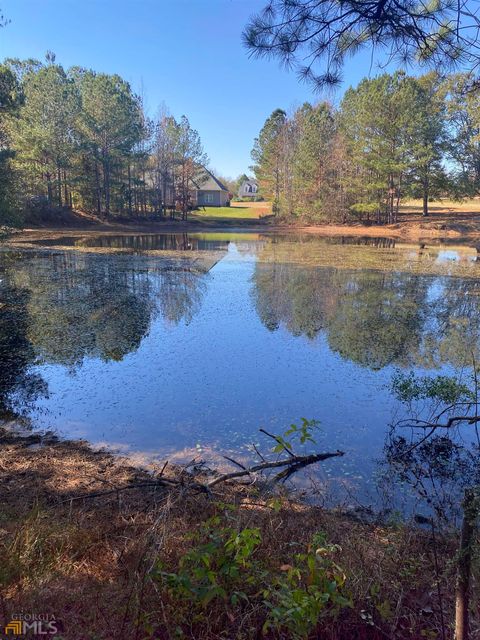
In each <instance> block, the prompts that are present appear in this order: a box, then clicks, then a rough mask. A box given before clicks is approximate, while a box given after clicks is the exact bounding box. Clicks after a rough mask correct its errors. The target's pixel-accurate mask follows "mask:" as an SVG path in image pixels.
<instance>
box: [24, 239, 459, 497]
mask: <svg viewBox="0 0 480 640" xmlns="http://www.w3.org/2000/svg"><path fill="white" fill-rule="evenodd" d="M227 251H228V252H227V253H224V257H223V258H222V259H221V260H220V261H219V262H217V263H216V264H215V266H214V267H213V268H212V269H211V270H210V271H209V273H208V274H207V275H206V276H202V278H203V279H204V282H205V288H204V290H203V294H202V299H201V303H200V305H199V307H198V311H197V312H196V313H194V314H193V316H192V317H191V319H190V318H189V321H188V322H186V321H185V319H181V320H180V321H179V322H178V323H175V322H173V321H171V320H167V319H165V316H164V315H162V314H161V313H157V314H153V315H152V320H151V325H150V329H149V331H148V333H147V334H146V336H145V337H144V338H143V340H141V342H140V345H139V347H138V349H136V350H134V351H132V352H130V353H127V355H125V356H124V357H123V359H121V360H120V361H115V360H109V361H104V360H101V359H100V358H97V357H91V356H90V357H86V358H85V359H84V360H83V362H82V363H81V364H80V365H78V366H76V367H74V368H73V369H72V368H70V369H69V368H67V367H66V366H64V365H61V364H43V365H41V366H40V367H38V371H39V372H40V373H41V375H42V377H43V379H44V380H45V381H46V382H47V384H48V389H49V395H48V397H47V398H44V399H39V400H38V401H37V409H36V411H35V412H34V414H33V417H34V418H35V423H36V424H37V425H38V426H40V427H42V428H51V429H55V430H57V431H58V432H59V433H60V434H62V435H65V436H68V437H74V438H79V437H81V438H86V439H88V440H90V441H91V442H94V443H107V444H108V443H110V444H113V445H115V446H116V447H118V448H119V449H120V450H121V451H122V452H124V451H134V452H142V453H147V454H151V455H153V456H155V457H159V458H162V457H165V456H168V455H172V456H175V452H182V451H184V452H185V458H188V457H189V456H191V454H192V452H193V453H195V452H198V451H200V452H201V451H202V450H203V449H205V448H206V449H207V452H208V450H209V448H212V449H213V450H214V451H216V452H221V453H225V454H227V455H228V454H237V455H240V456H248V455H249V453H248V445H249V444H250V443H252V442H255V443H259V442H262V438H261V437H260V436H259V433H258V429H259V427H262V426H263V427H265V428H266V429H268V430H269V431H273V432H277V433H281V432H283V431H284V430H285V428H286V427H287V426H288V425H289V424H290V423H291V422H298V421H299V419H300V417H302V416H304V417H307V418H316V419H318V420H319V421H320V422H321V431H320V435H319V436H318V437H317V440H318V445H317V447H316V448H317V449H319V450H335V449H337V448H338V449H342V450H344V451H345V452H346V456H345V457H344V458H340V459H332V460H329V461H327V462H326V463H325V464H324V465H322V467H321V471H320V472H319V473H320V475H321V476H323V477H325V476H328V475H331V476H332V477H342V478H347V479H348V478H352V481H353V482H354V484H355V485H361V486H362V488H363V490H364V491H366V489H367V487H368V485H369V484H371V479H372V475H373V474H374V470H375V459H376V458H379V457H380V456H381V453H382V448H383V445H384V440H385V433H386V426H387V425H388V424H389V423H390V422H391V420H392V399H391V396H390V392H389V391H388V389H387V385H388V383H389V381H390V379H391V375H392V373H393V371H394V366H393V365H388V366H385V367H383V368H382V369H381V370H380V371H373V370H371V369H369V368H368V367H365V366H360V365H358V364H355V363H354V362H352V361H350V360H349V359H348V358H346V357H342V356H341V355H339V353H336V352H334V351H333V350H332V349H331V348H330V346H329V343H328V340H327V335H326V334H325V332H323V331H320V332H319V334H318V335H317V336H316V337H315V338H314V339H308V338H307V337H305V336H302V335H300V336H295V335H292V334H291V333H290V332H289V331H288V330H287V329H286V328H285V327H284V326H283V325H281V326H280V328H279V329H278V330H275V331H269V330H268V329H267V328H266V327H265V326H264V324H262V322H261V320H260V318H259V315H258V313H257V309H256V308H255V303H254V300H253V297H252V287H253V276H254V272H255V264H256V263H255V258H254V257H253V254H254V253H255V252H254V250H253V249H249V248H248V247H244V248H243V249H242V250H240V252H239V246H238V245H237V244H236V243H235V242H231V243H230V244H229V245H228V250H227ZM444 253H445V254H449V253H450V252H444ZM103 259H104V260H109V259H110V258H109V257H108V256H105V257H104V258H103ZM439 259H440V258H439ZM442 259H443V258H442ZM280 268H281V265H280ZM148 278H149V280H150V282H151V285H152V289H151V290H152V291H153V292H155V291H156V289H157V287H156V285H157V282H156V279H157V278H158V275H157V273H156V272H155V271H153V272H151V273H150V274H149V276H148ZM354 288H355V287H354ZM281 293H282V292H279V295H280V294H281ZM442 293H443V284H441V283H440V282H437V281H435V280H432V281H431V282H430V284H429V285H428V286H427V288H426V299H427V301H428V302H429V303H434V302H435V301H436V300H438V299H439V298H441V296H442ZM443 370H444V371H452V369H451V368H449V367H443ZM263 444H264V445H265V446H266V447H268V446H270V443H269V442H268V441H267V442H265V441H263Z"/></svg>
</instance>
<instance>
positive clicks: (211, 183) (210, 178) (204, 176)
mask: <svg viewBox="0 0 480 640" xmlns="http://www.w3.org/2000/svg"><path fill="white" fill-rule="evenodd" d="M192 183H193V185H194V187H195V189H198V190H199V191H228V189H227V187H226V186H225V185H224V184H223V183H222V182H220V180H219V179H218V178H216V177H215V176H214V175H213V173H212V172H211V171H209V170H208V169H206V168H205V167H203V168H202V170H201V171H200V172H199V173H198V176H195V178H193V179H192Z"/></svg>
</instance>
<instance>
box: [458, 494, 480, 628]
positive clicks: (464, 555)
mask: <svg viewBox="0 0 480 640" xmlns="http://www.w3.org/2000/svg"><path fill="white" fill-rule="evenodd" d="M477 502H478V497H477V496H476V494H475V490H473V489H466V491H465V498H464V500H463V523H462V534H461V538H460V548H459V551H458V563H457V584H456V592H455V598H456V602H455V640H468V638H469V630H468V626H469V619H468V607H469V601H470V571H471V563H472V546H473V539H474V532H475V521H476V518H477V515H478V504H477Z"/></svg>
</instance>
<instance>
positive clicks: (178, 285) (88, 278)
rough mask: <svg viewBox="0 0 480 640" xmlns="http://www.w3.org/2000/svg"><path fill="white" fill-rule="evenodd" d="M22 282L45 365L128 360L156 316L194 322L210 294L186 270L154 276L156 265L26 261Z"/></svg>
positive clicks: (75, 257)
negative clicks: (26, 291) (204, 299)
mask: <svg viewBox="0 0 480 640" xmlns="http://www.w3.org/2000/svg"><path fill="white" fill-rule="evenodd" d="M15 281H16V282H18V283H20V282H21V283H22V286H23V287H24V288H25V289H27V290H28V291H29V299H28V304H27V309H28V331H27V333H28V337H29V339H30V341H31V343H32V345H33V347H34V348H35V351H36V353H37V355H38V356H39V357H40V359H41V360H42V361H44V362H49V363H52V362H53V363H59V364H65V365H69V366H73V365H76V364H79V363H81V362H82V360H83V359H84V358H86V357H89V358H92V357H93V358H101V359H103V360H121V359H122V358H124V357H125V355H127V354H128V353H131V352H132V351H135V350H136V349H138V347H139V346H140V343H141V341H142V339H143V338H144V337H145V335H146V334H147V333H148V331H149V327H150V322H151V318H152V315H153V314H154V313H155V312H156V311H157V310H158V309H160V311H161V312H162V314H163V315H164V316H165V317H166V318H167V319H168V320H169V321H171V322H175V323H178V322H179V321H180V320H181V319H182V318H183V319H185V320H186V321H187V322H189V321H190V320H191V319H192V317H193V316H194V314H195V313H197V312H198V310H199V308H200V304H201V299H202V295H203V291H204V288H203V287H204V285H203V283H202V282H201V276H200V275H199V274H198V273H195V272H191V271H189V270H188V269H187V268H185V266H182V267H176V266H175V265H174V266H172V265H170V266H169V267H168V268H162V267H161V268H160V269H158V266H157V268H156V269H155V270H154V269H153V263H152V262H149V261H148V259H147V260H144V259H142V258H136V257H134V256H128V257H127V256H101V255H100V256H99V255H89V254H76V253H69V252H64V253H55V254H50V255H48V256H43V257H40V258H35V259H31V260H22V262H21V265H20V266H19V267H17V268H16V272H15Z"/></svg>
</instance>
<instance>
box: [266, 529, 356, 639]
mask: <svg viewBox="0 0 480 640" xmlns="http://www.w3.org/2000/svg"><path fill="white" fill-rule="evenodd" d="M339 551H341V548H340V547H339V546H338V545H334V544H329V543H328V542H327V539H326V536H325V534H323V533H318V534H317V535H315V536H314V538H313V540H312V543H311V544H310V545H309V546H308V549H307V551H306V552H305V553H299V554H296V555H295V558H294V563H293V564H292V565H287V567H286V571H285V572H283V573H282V574H279V575H278V576H277V577H276V578H275V579H274V582H273V585H272V587H270V588H269V589H267V590H265V592H264V597H265V603H266V605H267V607H268V609H269V611H270V613H269V615H268V617H267V620H266V622H265V624H264V631H267V630H268V629H270V628H272V627H273V628H276V629H278V630H288V632H289V637H291V638H298V639H301V638H306V637H308V635H309V634H310V633H311V631H312V630H313V629H315V627H316V626H317V625H318V624H319V622H320V620H321V618H322V617H325V616H328V617H335V616H336V615H338V613H339V612H340V611H341V610H342V609H344V608H346V607H350V606H351V604H352V603H351V601H350V599H349V598H348V596H347V593H346V589H345V581H346V577H345V574H344V572H343V570H342V569H341V567H340V566H339V565H338V564H337V563H336V562H335V561H334V560H333V556H334V555H335V554H336V553H338V552H339Z"/></svg>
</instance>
